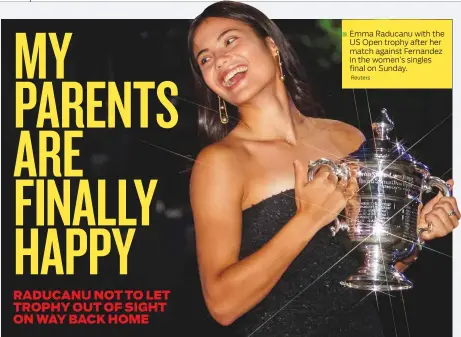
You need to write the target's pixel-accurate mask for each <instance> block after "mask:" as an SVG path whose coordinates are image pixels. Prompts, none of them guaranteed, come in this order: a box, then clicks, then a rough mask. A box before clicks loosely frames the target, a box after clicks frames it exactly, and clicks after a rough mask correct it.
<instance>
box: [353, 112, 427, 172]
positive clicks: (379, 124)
mask: <svg viewBox="0 0 461 337" xmlns="http://www.w3.org/2000/svg"><path fill="white" fill-rule="evenodd" d="M372 129H373V138H372V139H367V140H366V141H364V142H363V143H362V145H361V146H360V148H359V149H358V150H357V151H355V152H353V153H351V154H350V155H349V159H355V160H359V161H373V160H378V159H382V160H389V161H395V162H397V161H399V163H402V162H408V164H413V165H415V166H416V167H417V168H419V169H422V170H425V171H429V168H428V167H427V166H426V165H424V164H422V163H420V162H419V161H417V160H416V159H415V158H414V157H413V156H412V155H411V154H410V153H408V150H407V149H405V147H404V146H403V145H402V144H401V143H400V142H398V141H392V140H391V131H392V130H393V129H394V122H393V121H392V120H391V119H390V118H389V115H388V114H387V109H385V108H383V109H381V113H380V115H379V117H378V118H377V119H376V120H375V122H373V124H372Z"/></svg>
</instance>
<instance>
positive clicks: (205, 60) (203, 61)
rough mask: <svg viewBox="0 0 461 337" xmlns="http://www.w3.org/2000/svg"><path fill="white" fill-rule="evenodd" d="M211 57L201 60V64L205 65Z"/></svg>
mask: <svg viewBox="0 0 461 337" xmlns="http://www.w3.org/2000/svg"><path fill="white" fill-rule="evenodd" d="M208 59H209V57H204V58H202V59H201V60H200V63H201V64H202V65H204V64H205V63H206V62H207V61H208Z"/></svg>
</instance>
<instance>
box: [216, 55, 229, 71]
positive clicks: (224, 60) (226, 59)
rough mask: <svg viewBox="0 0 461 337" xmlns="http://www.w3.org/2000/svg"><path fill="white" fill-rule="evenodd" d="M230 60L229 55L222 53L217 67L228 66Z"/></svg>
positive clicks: (217, 61)
mask: <svg viewBox="0 0 461 337" xmlns="http://www.w3.org/2000/svg"><path fill="white" fill-rule="evenodd" d="M228 62H229V56H228V55H226V54H224V55H220V56H219V57H218V59H217V60H216V68H217V69H221V68H224V67H225V66H226V64H227V63H228Z"/></svg>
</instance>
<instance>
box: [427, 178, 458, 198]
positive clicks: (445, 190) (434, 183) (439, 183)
mask: <svg viewBox="0 0 461 337" xmlns="http://www.w3.org/2000/svg"><path fill="white" fill-rule="evenodd" d="M422 187H423V192H426V193H427V192H430V191H432V188H433V187H436V188H438V189H439V190H440V192H442V194H443V196H444V197H451V196H452V193H451V190H450V185H448V184H447V183H446V182H445V181H444V180H442V179H440V178H438V177H434V176H429V177H427V178H426V179H425V180H424V183H423V186H422Z"/></svg>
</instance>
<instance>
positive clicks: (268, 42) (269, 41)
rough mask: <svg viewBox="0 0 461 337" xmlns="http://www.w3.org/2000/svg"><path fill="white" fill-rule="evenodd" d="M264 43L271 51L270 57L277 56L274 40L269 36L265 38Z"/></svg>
mask: <svg viewBox="0 0 461 337" xmlns="http://www.w3.org/2000/svg"><path fill="white" fill-rule="evenodd" d="M265 41H266V45H267V48H269V50H270V51H271V54H272V56H274V57H275V56H277V50H278V47H277V45H276V44H275V42H274V40H273V39H272V38H271V37H270V36H268V37H266V39H265Z"/></svg>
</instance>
